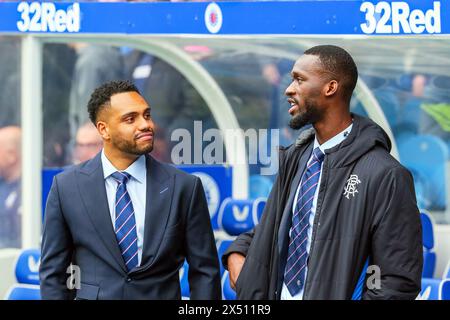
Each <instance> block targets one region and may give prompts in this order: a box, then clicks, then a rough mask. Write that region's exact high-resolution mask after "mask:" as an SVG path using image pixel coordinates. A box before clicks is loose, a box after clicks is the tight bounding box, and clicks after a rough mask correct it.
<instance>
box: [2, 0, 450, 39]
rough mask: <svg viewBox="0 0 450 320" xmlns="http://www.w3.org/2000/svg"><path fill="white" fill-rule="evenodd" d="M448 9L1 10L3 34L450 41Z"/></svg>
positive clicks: (341, 5)
mask: <svg viewBox="0 0 450 320" xmlns="http://www.w3.org/2000/svg"><path fill="white" fill-rule="evenodd" d="M449 9H450V3H449V1H412V0H410V1H361V0H359V1H356V0H355V1H301V2H283V1H273V2H272V1H269V2H217V3H206V2H202V3H198V2H195V3H188V2H184V3H138V2H136V3H104V2H103V3H91V2H89V3H76V2H74V3H60V2H58V3H53V2H13V3H0V32H3V33H5V32H7V33H28V32H39V33H41V32H42V33H103V34H104V33H110V34H193V35H197V34H202V35H211V34H215V35H267V34H283V35H296V34H298V35H418V34H450V27H449V23H448V21H450V10H449Z"/></svg>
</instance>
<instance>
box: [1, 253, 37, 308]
mask: <svg viewBox="0 0 450 320" xmlns="http://www.w3.org/2000/svg"><path fill="white" fill-rule="evenodd" d="M40 257H41V253H40V251H39V250H38V249H25V250H23V251H22V252H21V253H20V255H19V257H18V258H17V262H16V268H15V274H16V280H17V283H16V284H14V285H13V286H12V287H11V288H10V289H9V290H8V293H7V295H6V299H8V300H40V299H41V295H40V289H39V264H40Z"/></svg>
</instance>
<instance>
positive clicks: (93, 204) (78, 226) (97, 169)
mask: <svg viewBox="0 0 450 320" xmlns="http://www.w3.org/2000/svg"><path fill="white" fill-rule="evenodd" d="M146 165H147V190H146V193H147V199H146V212H145V226H144V244H143V252H142V261H141V265H140V266H138V267H137V268H134V269H133V270H131V271H130V272H128V271H127V269H126V267H125V263H124V261H123V258H122V255H121V252H120V249H119V246H118V244H117V240H116V237H115V233H114V229H113V225H112V222H111V217H110V213H109V208H108V202H107V196H106V188H105V182H104V177H103V167H102V162H101V157H100V153H99V154H98V155H97V156H96V157H95V158H94V159H92V160H90V161H87V162H85V163H83V164H81V165H78V166H74V167H72V168H70V169H68V170H66V171H64V172H62V173H60V174H58V175H57V176H56V177H55V178H54V181H53V185H52V188H51V191H50V194H49V196H48V200H47V206H46V210H45V221H44V232H43V239H42V257H41V265H40V281H41V295H42V298H43V299H73V298H77V299H180V298H181V293H180V292H181V291H180V283H179V269H180V267H181V266H182V265H183V262H184V259H185V258H186V259H187V262H188V263H189V286H190V290H191V299H220V297H221V290H220V271H219V261H218V257H217V250H216V246H215V241H214V234H213V231H212V228H211V223H210V217H209V213H208V207H207V203H206V199H205V195H204V191H203V187H202V183H201V181H200V179H199V178H197V177H195V176H193V175H189V174H187V173H185V172H183V171H180V170H178V169H176V168H174V167H172V166H170V165H167V164H163V163H160V162H158V161H157V160H155V159H154V158H152V157H151V156H146ZM71 263H72V264H74V265H77V266H78V267H79V270H80V273H79V276H80V281H79V282H80V285H81V287H80V288H79V289H75V290H69V289H68V286H67V279H68V277H69V276H70V274H69V273H67V268H68V266H69V265H70V264H71ZM73 275H74V276H75V275H76V274H75V273H74V274H73ZM75 283H77V281H75Z"/></svg>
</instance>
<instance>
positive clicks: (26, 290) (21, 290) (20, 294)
mask: <svg viewBox="0 0 450 320" xmlns="http://www.w3.org/2000/svg"><path fill="white" fill-rule="evenodd" d="M6 299H7V300H41V290H40V289H39V286H38V285H32V284H22V283H18V284H15V285H13V286H12V287H11V288H10V289H9V291H8V293H7V294H6Z"/></svg>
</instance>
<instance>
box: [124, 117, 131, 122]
mask: <svg viewBox="0 0 450 320" xmlns="http://www.w3.org/2000/svg"><path fill="white" fill-rule="evenodd" d="M125 122H126V123H133V118H131V117H130V118H126V119H125Z"/></svg>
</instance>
